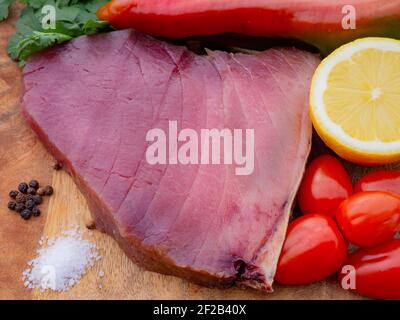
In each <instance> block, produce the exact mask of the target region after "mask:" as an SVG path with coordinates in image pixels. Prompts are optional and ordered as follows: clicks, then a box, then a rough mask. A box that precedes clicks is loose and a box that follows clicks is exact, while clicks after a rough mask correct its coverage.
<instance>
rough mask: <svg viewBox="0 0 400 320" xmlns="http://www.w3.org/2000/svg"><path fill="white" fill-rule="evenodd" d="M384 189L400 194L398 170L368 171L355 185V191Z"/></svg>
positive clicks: (399, 173) (399, 174)
mask: <svg viewBox="0 0 400 320" xmlns="http://www.w3.org/2000/svg"><path fill="white" fill-rule="evenodd" d="M362 191H386V192H393V193H396V194H398V195H400V171H389V170H380V171H375V172H370V173H368V174H367V175H365V176H364V177H362V178H361V179H360V180H358V182H357V184H356V186H355V192H362Z"/></svg>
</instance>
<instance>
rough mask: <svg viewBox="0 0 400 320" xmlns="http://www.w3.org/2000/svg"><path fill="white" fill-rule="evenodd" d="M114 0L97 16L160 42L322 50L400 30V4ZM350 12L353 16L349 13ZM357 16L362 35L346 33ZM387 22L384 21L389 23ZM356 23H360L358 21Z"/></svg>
mask: <svg viewBox="0 0 400 320" xmlns="http://www.w3.org/2000/svg"><path fill="white" fill-rule="evenodd" d="M346 5H348V1H347V0H336V1H325V0H316V1H294V0H246V1H244V0H112V1H111V2H109V3H108V4H106V5H104V6H103V7H101V8H100V9H99V10H98V12H97V15H98V17H99V18H100V19H101V20H106V21H109V22H110V24H111V25H113V26H114V27H116V28H134V29H136V30H138V31H142V32H146V33H149V34H152V35H155V36H163V37H168V38H184V37H188V36H193V35H213V34H220V33H227V32H233V33H240V34H246V35H254V36H286V37H297V38H300V39H302V40H306V41H309V42H311V43H314V44H315V45H317V46H319V47H320V48H326V47H330V48H333V47H335V46H337V45H338V44H341V43H345V42H348V41H350V40H352V39H355V38H358V37H360V35H361V34H365V33H366V31H368V35H370V36H385V35H386V36H389V35H390V34H393V32H394V30H396V28H398V27H399V26H400V22H399V20H398V18H399V17H400V0H391V1H390V3H389V1H388V3H385V5H384V6H383V5H382V3H381V1H378V0H353V1H351V7H349V6H346ZM349 10H350V11H349ZM352 10H353V11H354V13H355V17H354V18H356V25H355V27H356V29H354V30H344V27H343V24H342V22H343V21H344V22H345V23H346V21H350V20H346V14H348V15H349V18H351V12H352ZM383 18H384V19H383ZM353 20H354V19H353Z"/></svg>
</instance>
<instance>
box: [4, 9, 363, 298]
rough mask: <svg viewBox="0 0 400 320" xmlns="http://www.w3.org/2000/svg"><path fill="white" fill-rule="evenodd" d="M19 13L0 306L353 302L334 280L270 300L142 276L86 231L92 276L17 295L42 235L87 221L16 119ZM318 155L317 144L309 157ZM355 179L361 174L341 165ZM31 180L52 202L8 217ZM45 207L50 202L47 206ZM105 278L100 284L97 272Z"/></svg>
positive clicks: (9, 104) (103, 238) (7, 129)
mask: <svg viewBox="0 0 400 320" xmlns="http://www.w3.org/2000/svg"><path fill="white" fill-rule="evenodd" d="M19 10H20V6H19V5H14V6H13V8H12V11H11V15H10V18H9V19H8V20H6V21H4V22H1V23H0V216H1V223H0V299H359V298H360V297H359V296H357V295H355V294H352V293H349V292H346V291H344V290H342V289H341V288H340V287H339V285H338V284H337V282H336V281H335V279H330V280H327V281H322V282H319V283H315V284H313V285H309V286H297V287H280V286H275V292H274V293H273V294H265V293H260V292H256V291H254V290H251V289H245V290H244V289H237V288H233V289H229V290H218V289H209V288H204V287H200V286H197V285H194V284H191V283H188V282H187V281H184V280H182V279H179V278H175V277H171V276H164V275H161V274H157V273H153V272H148V271H145V270H143V269H141V268H139V267H138V266H136V265H135V264H134V263H133V262H131V261H130V260H129V259H128V258H127V257H126V256H125V255H124V253H123V252H122V251H121V250H120V248H119V247H118V245H117V243H116V242H115V241H114V240H113V239H112V238H110V237H108V236H107V235H105V234H102V233H100V232H98V231H95V230H91V231H89V230H88V231H87V233H86V234H87V237H89V238H90V239H91V240H92V241H94V242H95V243H96V244H97V246H98V248H99V250H100V253H101V255H102V257H103V258H102V260H101V261H99V262H98V263H97V264H96V265H95V267H94V268H93V269H91V270H90V271H89V272H88V274H87V275H85V277H84V278H83V279H82V280H81V281H80V282H79V283H78V284H77V285H76V286H75V287H73V288H72V289H71V290H70V291H68V292H66V293H62V294H58V293H52V292H45V293H41V292H39V291H37V290H28V289H26V288H24V286H23V282H22V281H21V274H22V271H23V270H24V269H25V268H26V267H27V265H26V263H27V261H28V260H30V259H32V258H33V257H34V256H35V250H36V249H37V247H38V240H39V238H40V237H41V235H47V236H55V235H58V234H60V233H61V232H62V231H64V230H67V229H68V228H69V227H70V226H71V225H78V226H81V227H82V228H85V224H86V222H87V220H88V219H90V214H89V211H88V208H87V205H86V202H85V199H84V198H83V196H82V195H81V193H80V192H79V190H78V189H77V187H76V186H75V184H74V183H73V181H72V179H71V178H70V177H69V176H68V175H67V174H66V173H64V172H63V171H54V170H53V169H52V164H53V160H52V158H51V157H50V156H49V155H48V153H47V152H46V151H45V150H44V148H43V147H42V145H41V144H40V142H39V141H38V140H37V139H36V137H35V136H34V134H33V133H32V131H31V130H30V129H29V127H28V126H27V124H26V123H25V121H24V119H23V118H22V116H21V113H20V106H19V101H20V97H21V69H20V68H19V67H18V66H17V65H16V64H15V63H13V62H12V61H11V60H10V59H9V58H8V56H7V54H6V51H5V48H6V45H7V40H8V38H9V36H10V35H11V34H12V33H13V32H14V24H15V21H16V17H17V15H18V12H19ZM313 150H314V151H313V154H314V155H315V154H316V153H318V152H319V151H318V150H319V146H318V142H317V143H316V144H315V147H314V149H313ZM347 166H348V168H349V169H350V170H351V171H352V172H353V173H354V176H359V175H360V174H361V173H363V172H364V171H365V170H366V169H363V168H356V167H353V166H351V165H349V164H347ZM31 178H36V179H38V180H39V181H40V182H41V183H43V184H52V185H53V186H54V189H55V194H54V195H53V196H52V197H51V198H49V200H46V202H45V203H44V204H43V205H42V206H41V209H42V212H43V214H42V216H41V217H39V218H32V219H31V220H29V221H24V220H22V219H21V218H20V217H19V216H18V215H16V214H15V213H12V212H10V211H9V210H7V208H6V206H7V202H8V192H9V190H11V189H14V188H16V185H17V184H18V183H19V182H20V181H24V180H25V181H26V180H29V179H31ZM47 201H49V202H48V203H47ZM100 271H103V272H104V277H100V276H99V272H100Z"/></svg>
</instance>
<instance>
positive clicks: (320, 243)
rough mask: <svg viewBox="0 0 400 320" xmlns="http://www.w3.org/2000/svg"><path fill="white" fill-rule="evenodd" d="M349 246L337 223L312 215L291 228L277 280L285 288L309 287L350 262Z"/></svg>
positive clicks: (293, 223)
mask: <svg viewBox="0 0 400 320" xmlns="http://www.w3.org/2000/svg"><path fill="white" fill-rule="evenodd" d="M346 257H347V246H346V243H345V241H344V239H343V237H342V235H341V234H340V231H339V229H338V228H337V226H336V223H335V221H334V220H333V219H332V218H331V217H328V216H326V215H320V214H308V215H306V216H303V217H300V218H299V219H296V220H295V221H293V222H292V223H290V224H289V226H288V231H287V235H286V240H285V243H284V245H283V248H282V252H281V255H280V258H279V261H278V266H277V270H276V275H275V280H276V281H277V282H278V283H281V284H289V285H290V284H308V283H312V282H315V281H319V280H322V279H324V278H326V277H328V276H330V275H331V274H333V273H335V272H336V271H337V270H338V269H339V268H340V267H341V266H342V264H343V262H344V261H345V260H346Z"/></svg>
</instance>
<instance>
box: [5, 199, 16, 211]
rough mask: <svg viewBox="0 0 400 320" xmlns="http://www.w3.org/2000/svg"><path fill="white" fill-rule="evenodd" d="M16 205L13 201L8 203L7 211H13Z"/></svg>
mask: <svg viewBox="0 0 400 320" xmlns="http://www.w3.org/2000/svg"><path fill="white" fill-rule="evenodd" d="M16 205H17V204H16V203H15V202H14V201H10V202H9V203H8V205H7V207H8V209H10V210H15V206H16Z"/></svg>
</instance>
